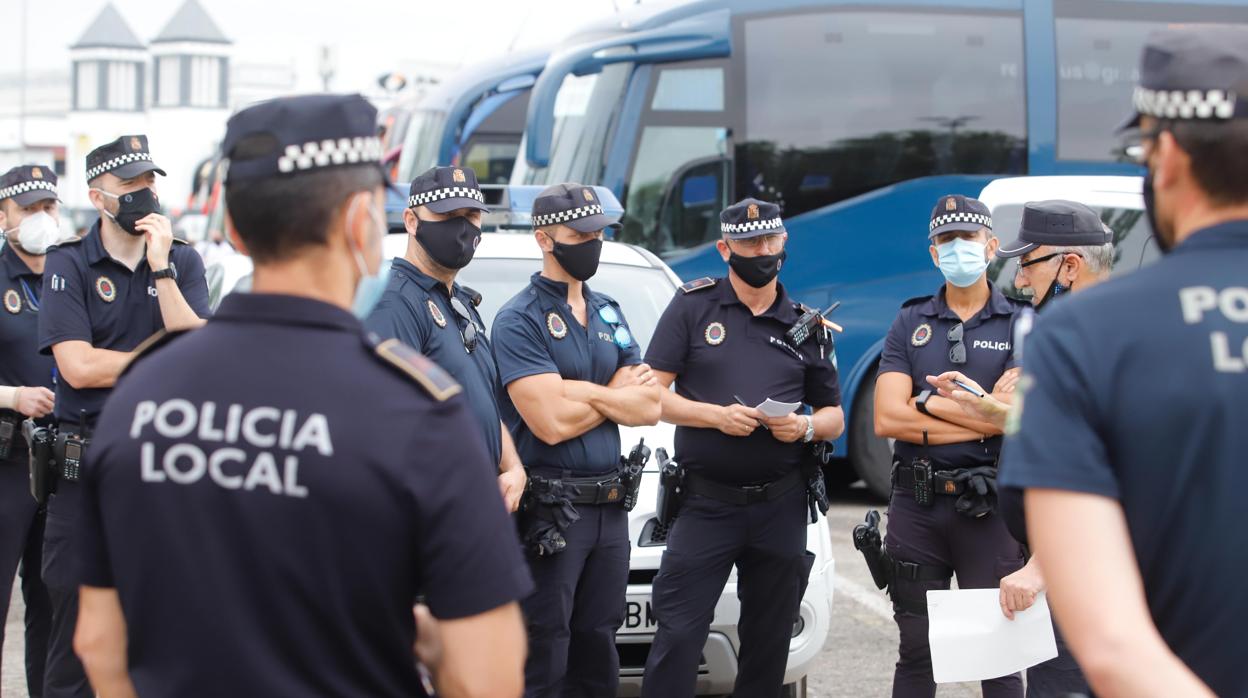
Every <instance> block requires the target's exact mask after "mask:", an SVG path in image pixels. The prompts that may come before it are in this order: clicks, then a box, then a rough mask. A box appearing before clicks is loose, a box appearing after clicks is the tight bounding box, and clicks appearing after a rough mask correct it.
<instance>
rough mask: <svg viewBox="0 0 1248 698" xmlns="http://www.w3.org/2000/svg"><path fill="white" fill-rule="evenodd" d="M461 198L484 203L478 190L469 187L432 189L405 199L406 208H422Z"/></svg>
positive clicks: (483, 198)
mask: <svg viewBox="0 0 1248 698" xmlns="http://www.w3.org/2000/svg"><path fill="white" fill-rule="evenodd" d="M452 198H463V199H472V200H473V201H479V202H481V203H483V204H484V203H485V195H484V194H482V193H481V190H480V189H471V188H469V187H446V188H443V189H434V190H433V191H426V192H421V193H420V194H412V195H411V196H409V197H408V198H407V205H408V206H424V205H426V204H430V203H433V202H434V201H441V200H442V199H452Z"/></svg>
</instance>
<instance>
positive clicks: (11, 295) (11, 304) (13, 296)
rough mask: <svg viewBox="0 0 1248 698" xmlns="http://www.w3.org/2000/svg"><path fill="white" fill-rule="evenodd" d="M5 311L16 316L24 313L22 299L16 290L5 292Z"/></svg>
mask: <svg viewBox="0 0 1248 698" xmlns="http://www.w3.org/2000/svg"><path fill="white" fill-rule="evenodd" d="M4 309H5V310H7V311H9V312H10V313H13V314H14V315H17V314H18V313H20V312H22V297H21V296H19V295H17V291H16V290H15V289H9V290H7V291H5V292H4Z"/></svg>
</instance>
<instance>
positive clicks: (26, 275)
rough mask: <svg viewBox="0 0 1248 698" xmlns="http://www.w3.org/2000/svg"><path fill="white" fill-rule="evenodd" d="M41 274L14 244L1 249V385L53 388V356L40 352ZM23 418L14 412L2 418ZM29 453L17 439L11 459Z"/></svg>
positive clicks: (3, 411)
mask: <svg viewBox="0 0 1248 698" xmlns="http://www.w3.org/2000/svg"><path fill="white" fill-rule="evenodd" d="M40 284H41V282H40V275H39V274H36V273H35V272H33V271H31V270H30V267H28V266H26V262H24V261H22V258H21V257H19V256H17V253H16V252H14V251H13V248H12V247H11V246H10V245H7V244H6V245H5V246H4V247H0V296H2V298H0V300H2V301H3V311H0V357H4V358H3V359H2V360H0V385H8V386H20V385H27V386H42V387H45V388H48V389H51V388H52V367H53V362H52V357H50V356H44V355H42V354H40V353H39V294H40V293H41V292H42V288H41V285H40ZM4 414H7V415H8V416H10V417H20V415H18V414H17V413H16V412H14V411H12V410H0V415H4ZM25 454H26V440H25V439H23V438H22V437H21V435H16V436H15V438H14V439H13V443H12V445H11V449H10V451H9V457H10V460H20V459H21V458H24V457H25Z"/></svg>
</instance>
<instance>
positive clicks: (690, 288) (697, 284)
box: [680, 276, 718, 293]
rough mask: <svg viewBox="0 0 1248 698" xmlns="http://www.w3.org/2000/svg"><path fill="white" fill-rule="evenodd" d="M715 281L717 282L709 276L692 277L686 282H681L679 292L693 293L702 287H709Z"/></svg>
mask: <svg viewBox="0 0 1248 698" xmlns="http://www.w3.org/2000/svg"><path fill="white" fill-rule="evenodd" d="M716 283H718V281H717V280H716V279H712V278H711V277H709V276H704V277H702V278H700V279H694V280H693V281H690V282H689V283H687V284H682V285H681V287H680V291H681V293H693V292H694V291H701V290H702V289H704V288H711V287H712V286H714V285H715V284H716Z"/></svg>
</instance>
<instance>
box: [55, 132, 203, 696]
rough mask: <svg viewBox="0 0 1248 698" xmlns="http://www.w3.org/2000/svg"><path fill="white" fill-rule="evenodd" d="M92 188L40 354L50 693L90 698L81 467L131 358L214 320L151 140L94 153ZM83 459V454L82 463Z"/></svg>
mask: <svg viewBox="0 0 1248 698" xmlns="http://www.w3.org/2000/svg"><path fill="white" fill-rule="evenodd" d="M86 170H87V173H86V175H87V177H86V178H87V184H88V185H89V186H90V192H89V196H90V199H91V203H92V205H94V206H95V208H96V210H97V211H99V212H100V218H99V220H97V221H96V222H95V224H94V225H93V226H92V227H91V230H90V231H89V232H88V233H87V235H86V236H85V237H83V238H75V239H72V240H69V241H66V242H62V243H61V244H60V245H58V246H57V247H55V248H53V249H52V250H51V251H50V252H49V253H48V256H47V263H46V265H45V267H44V275H43V291H42V293H41V295H40V303H41V305H40V312H39V350H40V351H41V352H43V353H45V354H48V353H50V354H51V355H52V356H53V357H54V358H55V360H56V375H57V379H56V408H55V410H54V413H53V414H54V416H55V419H56V423H57V431H58V435H57V448H58V455H57V465H56V467H55V468H54V472H56V474H57V475H58V477H57V481H56V484H55V493H54V494H53V495H52V496H51V498H50V499H49V500H48V505H47V506H48V513H47V522H46V527H45V530H44V544H43V578H44V582H45V583H46V584H47V586H48V593H49V595H50V597H51V600H52V631H51V634H50V637H49V640H48V663H47V671H46V679H45V682H44V691H45V693H44V695H46V696H53V697H58V696H87V695H90V694H91V693H90V687H89V686H88V685H87V680H86V676H85V675H84V674H83V672H82V665H81V664H80V663H79V661H78V658H77V657H76V656H74V652H73V648H72V640H73V630H74V619H75V618H76V617H77V608H78V591H77V590H78V577H77V571H78V570H77V569H76V567H77V562H78V561H77V560H76V555H75V551H74V549H73V545H72V540H73V538H74V536H76V535H78V533H79V530H80V529H79V526H80V523H79V519H80V517H79V508H80V504H81V502H80V499H81V491H80V486H79V484H78V482H77V477H78V473H77V468H76V463H79V462H80V461H81V454H82V451H83V449H84V448H85V447H86V446H87V445H88V444H89V442H90V439H91V437H92V435H93V431H94V426H95V420H96V417H97V416H98V414H99V411H100V408H101V407H102V406H103V404H104V400H105V398H107V397H108V394H109V391H110V388H112V386H113V384H114V382H116V380H117V376H118V375H120V373H121V370H122V369H123V368H124V367H125V365H126V363H127V362H129V361H130V359H131V357H132V356H133V352H134V349H135V348H136V347H138V345H139V344H140V343H141V342H143V341H144V340H145V339H147V338H149V337H151V336H152V335H153V334H155V333H156V332H157V331H158V330H161V329H170V330H178V329H188V328H192V327H197V326H199V325H202V324H203V319H202V318H205V317H207V316H208V286H207V284H206V283H205V281H204V265H203V262H202V261H201V260H200V258H199V254H198V253H196V252H195V250H193V249H191V248H190V247H189V246H187V245H185V244H184V243H182V242H181V241H177V240H174V238H173V232H172V228H171V227H170V225H169V219H168V218H165V217H164V216H163V215H161V214H160V208H159V201H158V199H157V197H156V191H155V184H156V175H157V174H161V175H163V174H165V172H164V170H161V169H160V168H159V167H157V166H156V163H154V162H153V161H152V155H151V152H150V151H149V150H148V146H147V137H146V136H122V137H120V138H118V139H117V140H115V141H113V142H111V143H107V144H105V145H102V146H100V147H99V148H96V149H95V150H92V151H91V152H90V153H88V154H87V167H86ZM76 456H77V457H76Z"/></svg>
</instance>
